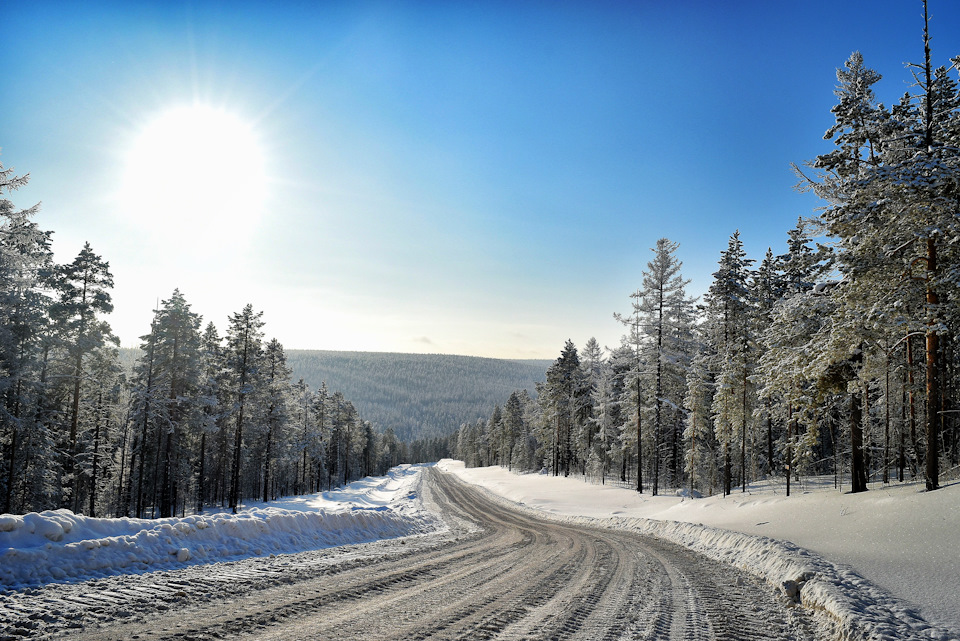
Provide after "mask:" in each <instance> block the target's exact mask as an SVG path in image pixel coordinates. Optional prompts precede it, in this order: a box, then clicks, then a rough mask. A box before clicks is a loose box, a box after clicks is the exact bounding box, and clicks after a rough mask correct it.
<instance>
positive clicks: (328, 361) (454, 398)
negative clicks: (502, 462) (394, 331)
mask: <svg viewBox="0 0 960 641" xmlns="http://www.w3.org/2000/svg"><path fill="white" fill-rule="evenodd" d="M286 353H287V364H288V365H290V367H291V369H292V370H293V380H294V381H297V380H298V379H300V378H303V380H304V381H305V382H306V383H307V384H308V385H309V386H310V388H311V389H313V390H316V389H317V388H318V387H319V386H320V383H321V382H322V381H326V383H327V387H328V388H329V390H330V391H331V392H333V391H341V392H343V395H344V396H345V397H346V398H348V399H350V400H351V401H352V402H353V404H354V405H355V406H356V407H357V409H358V410H359V411H360V414H361V416H362V417H363V418H364V419H366V420H369V421H371V422H373V424H374V425H376V426H377V427H378V428H379V429H385V428H387V427H392V428H393V429H394V431H395V432H396V434H397V436H398V437H399V438H400V439H401V440H403V441H410V440H413V439H419V438H426V437H434V436H443V435H447V434H449V433H451V432H453V431H455V430H456V429H457V428H459V427H460V425H461V424H462V423H467V422H470V423H472V422H474V421H476V420H477V418H480V417H482V418H484V419H486V418H489V415H490V412H491V411H492V410H493V406H494V405H496V404H498V403H500V404H502V403H503V402H504V401H505V400H506V399H507V397H509V396H510V393H511V392H513V391H514V390H517V389H527V390H529V391H530V394H531V396H533V395H534V393H535V383H536V382H537V381H543V380H544V378H545V373H546V370H547V367H549V366H550V363H551V361H547V360H542V361H529V360H528V361H516V360H500V359H494V358H477V357H474V356H449V355H442V354H394V353H385V352H332V351H319V350H287V352H286Z"/></svg>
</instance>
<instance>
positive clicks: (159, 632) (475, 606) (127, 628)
mask: <svg viewBox="0 0 960 641" xmlns="http://www.w3.org/2000/svg"><path fill="white" fill-rule="evenodd" d="M427 477H428V479H426V481H428V482H425V483H424V490H425V491H424V496H425V498H426V497H427V496H429V495H432V497H433V499H432V500H434V501H435V503H436V505H437V509H438V510H440V512H441V513H442V514H443V515H444V517H445V518H446V519H447V520H448V522H450V523H465V522H472V523H475V524H476V525H475V526H469V527H459V526H458V527H454V528H453V529H452V530H451V532H450V533H448V534H445V535H437V536H420V537H411V538H410V539H408V540H405V541H384V542H379V543H374V544H365V545H358V546H350V547H348V548H337V549H332V550H325V551H319V552H313V553H303V554H298V555H289V556H286V557H276V558H274V559H251V560H248V561H241V562H236V563H231V564H216V565H212V566H195V567H193V568H187V569H185V570H179V571H175V572H167V573H155V574H153V575H139V576H132V577H131V576H128V577H112V578H109V579H100V580H97V581H91V582H86V583H84V584H77V585H75V586H57V589H53V588H52V586H48V587H49V588H51V589H50V590H47V589H46V588H44V589H41V590H39V591H37V593H36V594H31V595H23V596H24V598H25V600H24V599H21V600H19V601H16V603H15V605H16V607H18V608H20V610H19V611H21V612H22V613H25V614H26V620H27V621H30V620H31V619H30V618H29V617H30V616H33V615H35V614H36V609H35V608H34V607H32V606H28V607H24V603H26V602H30V599H31V598H33V597H36V596H38V595H39V596H42V597H43V598H48V599H50V601H51V603H52V604H53V603H54V602H55V604H54V607H52V608H51V609H52V611H56V612H57V614H55V615H53V617H54V621H44V622H43V623H44V625H45V626H46V627H44V625H39V626H37V627H35V628H34V629H33V630H32V632H39V638H43V637H44V636H48V637H58V636H59V637H60V638H70V639H77V640H78V641H84V640H87V639H97V640H106V639H131V638H137V639H139V640H140V641H150V640H162V639H166V640H173V639H176V640H180V641H182V640H185V639H214V638H240V639H254V638H255V639H265V640H269V639H283V640H284V641H287V640H291V641H296V640H297V639H317V638H331V639H335V638H338V639H505V640H517V639H583V640H586V639H590V640H595V639H604V640H613V639H621V638H637V639H670V640H671V641H700V640H713V639H726V640H732V639H751V640H754V639H757V640H771V641H772V640H773V639H796V640H798V641H799V640H801V639H814V638H816V636H817V630H816V628H815V626H814V625H813V624H812V623H810V622H809V621H808V620H807V619H806V618H805V616H804V615H803V614H802V613H801V612H800V611H799V609H795V608H791V607H789V606H788V605H787V604H786V602H785V601H783V600H782V599H780V598H779V597H778V596H776V594H775V592H774V590H773V589H772V588H770V587H769V586H766V585H763V584H760V583H758V582H756V581H755V580H753V579H751V578H750V577H747V576H746V575H744V574H743V573H741V572H739V571H737V570H735V569H734V568H731V567H729V566H725V565H722V564H720V563H717V562H714V561H708V560H707V559H705V558H704V557H702V556H699V555H697V554H694V553H692V552H690V551H688V550H686V549H685V548H679V547H677V546H675V545H673V544H669V543H665V542H663V541H660V540H658V539H653V538H650V537H647V536H644V535H642V534H639V533H636V532H628V531H623V530H614V529H603V528H595V527H591V526H588V525H578V524H572V523H565V522H561V521H556V520H550V519H543V518H538V517H536V516H534V515H532V514H530V513H529V512H527V511H523V510H517V509H515V508H513V507H511V506H510V505H509V504H507V502H505V501H502V500H495V499H493V498H491V497H490V495H489V494H487V493H485V492H483V491H480V490H477V489H476V488H472V487H469V486H467V485H465V484H463V483H461V482H459V481H457V480H456V479H454V478H452V477H450V476H448V475H443V474H440V473H439V472H438V471H436V470H429V471H428V473H427ZM60 588H68V589H66V590H60ZM40 593H42V595H41V594H40ZM33 604H34V606H35V605H36V600H34V601H33ZM2 605H3V602H2V600H0V606H2ZM11 611H12V610H11ZM171 611H175V612H176V614H175V616H171ZM70 613H72V614H70ZM18 616H20V615H18ZM57 617H59V618H57ZM21 620H22V617H21ZM33 621H34V622H36V620H35V619H34V620H33ZM71 626H72V627H71ZM24 631H26V628H24ZM134 635H136V636H134ZM0 636H2V635H0ZM24 636H26V635H25V634H19V633H16V634H15V635H14V636H12V637H11V638H22V637H24ZM31 638H34V637H33V636H31Z"/></svg>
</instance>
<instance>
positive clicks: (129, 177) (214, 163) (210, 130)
mask: <svg viewBox="0 0 960 641" xmlns="http://www.w3.org/2000/svg"><path fill="white" fill-rule="evenodd" d="M120 196H121V198H120V200H121V206H122V212H121V213H122V215H123V216H125V217H128V218H133V219H134V220H135V222H136V224H137V225H138V226H142V227H145V228H147V229H149V230H151V231H156V232H160V233H165V234H166V233H170V234H176V235H178V236H180V237H184V236H185V235H186V236H190V235H193V237H194V238H198V236H197V235H202V236H201V237H206V238H207V240H209V239H210V237H211V236H210V235H211V234H215V235H216V236H214V237H219V239H221V240H223V239H230V238H239V237H243V236H245V235H246V234H247V233H249V231H250V229H249V228H250V227H251V226H252V225H253V224H254V223H256V221H257V219H258V218H259V216H260V213H261V211H262V209H263V205H264V200H265V197H266V175H265V170H264V161H263V154H262V152H261V149H260V143H259V140H258V138H257V135H256V132H255V131H254V129H253V127H251V125H250V124H248V123H246V122H244V121H243V120H242V119H240V118H239V117H237V116H236V115H234V114H231V113H230V112H228V111H225V110H222V109H217V108H214V107H210V106H206V105H193V106H185V107H177V108H174V109H170V110H168V111H165V112H163V113H162V114H160V115H159V116H158V117H157V118H155V119H154V120H152V121H151V122H150V123H149V124H147V125H146V126H145V127H144V128H143V129H142V130H141V131H140V132H139V134H138V135H137V137H136V139H135V140H134V142H133V145H132V147H131V149H130V151H129V154H128V155H127V158H126V163H125V172H124V178H123V183H122V187H121V192H120Z"/></svg>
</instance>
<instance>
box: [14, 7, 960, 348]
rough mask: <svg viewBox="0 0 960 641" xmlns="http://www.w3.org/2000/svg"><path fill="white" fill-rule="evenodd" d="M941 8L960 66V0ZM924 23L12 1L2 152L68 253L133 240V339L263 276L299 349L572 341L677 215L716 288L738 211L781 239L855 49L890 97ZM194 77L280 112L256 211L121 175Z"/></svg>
mask: <svg viewBox="0 0 960 641" xmlns="http://www.w3.org/2000/svg"><path fill="white" fill-rule="evenodd" d="M931 14H932V23H931V27H932V33H933V53H934V60H935V63H937V64H944V63H948V59H949V58H950V57H951V56H954V55H957V54H960V36H958V34H960V6H958V3H955V2H952V1H950V2H947V1H945V0H932V2H931ZM921 29H922V3H921V2H920V1H919V0H915V1H914V0H898V1H881V0H869V1H866V0H865V1H849V2H839V3H838V2H836V1H835V0H831V1H820V0H815V1H810V2H804V3H787V2H771V1H764V2H760V1H756V2H753V1H744V2H694V1H687V2H522V3H515V2H457V3H443V2H422V3H414V2H364V3H341V2H336V3H334V2H329V3H326V2H282V1H281V2H269V3H266V2H264V3H253V2H229V3H227V2H224V3H205V2H194V3H176V2H163V3H146V2H141V3H137V2H118V3H98V2H90V3H74V2H62V3H56V2H43V1H42V0H41V1H38V2H27V3H15V4H13V5H8V6H5V7H4V9H3V15H2V18H0V41H2V42H3V43H4V47H3V48H2V51H0V64H2V68H3V69H4V70H5V72H4V77H3V79H2V80H0V83H2V84H0V114H2V115H0V148H2V155H0V162H3V164H4V165H5V166H8V167H9V166H13V167H15V168H16V170H17V172H18V173H25V172H29V173H30V174H31V183H30V185H29V186H28V187H27V188H25V189H22V190H20V191H19V192H16V193H14V194H13V196H12V197H11V199H12V200H13V201H14V203H15V204H16V205H18V206H20V207H26V206H29V205H32V204H34V203H35V202H37V201H42V203H43V205H42V212H41V214H40V215H39V218H38V222H39V223H40V224H41V226H42V227H44V228H47V229H52V230H54V232H55V234H54V249H55V251H56V256H57V259H58V260H60V261H61V262H66V261H68V260H70V259H72V257H73V256H75V255H76V253H77V252H78V251H79V249H80V247H81V246H82V244H83V242H84V241H89V242H90V243H91V245H92V246H93V248H94V250H95V251H97V252H98V253H100V254H102V255H103V257H104V258H105V259H107V260H109V261H110V264H111V267H112V270H113V273H114V276H115V281H116V287H115V290H114V302H115V305H116V311H115V312H114V314H113V315H112V317H111V318H110V320H111V323H112V325H113V327H114V330H115V332H116V333H117V334H118V335H119V336H120V338H121V341H122V344H124V345H135V344H136V343H137V337H138V336H139V335H141V334H144V333H146V332H147V331H148V329H149V323H150V317H151V310H152V309H153V308H154V306H155V305H156V301H157V300H158V299H163V298H167V297H168V296H169V295H170V293H171V292H172V291H173V289H174V288H175V287H179V288H180V289H181V291H183V292H184V294H185V296H186V297H187V300H188V301H190V302H191V303H192V305H193V308H194V309H195V311H197V312H199V313H200V314H202V315H203V316H204V319H205V322H206V321H213V322H214V323H215V324H216V325H217V326H218V327H220V328H221V330H223V329H224V328H225V325H226V318H227V316H228V314H230V313H232V312H235V311H239V310H240V309H241V308H242V307H243V306H244V305H245V304H246V303H248V302H249V303H252V304H253V305H254V307H255V308H257V309H259V310H263V311H264V319H265V320H266V323H267V325H266V328H265V329H266V331H267V334H268V335H270V336H276V337H277V338H278V339H280V341H281V342H282V343H283V344H284V345H285V346H286V347H288V348H316V349H347V350H374V351H399V352H441V353H459V354H470V355H478V356H494V357H508V358H554V357H556V355H557V354H559V351H560V349H561V348H562V347H563V342H564V341H565V340H566V339H567V338H571V339H573V340H574V342H575V343H577V344H578V345H583V344H584V343H585V342H586V340H587V339H588V338H589V337H591V336H595V337H597V339H598V340H599V341H600V343H601V344H602V345H608V346H614V345H615V344H617V342H618V341H619V337H620V335H621V334H622V331H621V328H620V327H619V326H618V325H617V323H616V321H615V320H614V319H613V312H615V311H620V312H626V311H628V310H629V306H630V299H629V295H630V293H631V292H632V291H635V290H636V288H637V287H638V285H639V284H640V282H641V273H642V271H643V269H644V267H645V265H646V263H647V261H648V260H649V259H650V257H651V256H652V253H651V251H650V248H651V247H653V246H654V244H655V243H656V240H657V239H658V238H660V237H663V236H666V237H668V238H670V239H671V240H674V241H677V242H679V243H680V249H679V252H678V255H679V258H680V259H681V260H682V261H683V263H684V270H683V273H684V275H685V276H686V277H687V278H690V279H691V280H692V283H691V286H690V292H691V293H693V294H699V293H702V292H703V291H704V290H705V289H706V288H707V287H708V285H709V282H710V278H711V274H712V272H713V271H714V270H715V266H716V261H717V258H718V257H719V253H720V251H721V250H723V249H724V248H725V247H726V244H727V239H728V237H729V236H730V234H731V233H732V232H733V231H734V230H736V229H740V230H741V237H742V238H743V240H744V242H745V244H746V248H747V251H748V252H749V254H750V255H751V256H752V257H754V258H757V259H759V258H761V257H762V255H763V253H764V252H765V251H766V248H767V247H768V246H772V247H773V249H774V251H775V252H781V251H783V250H784V247H785V239H786V232H787V230H788V229H790V228H791V227H792V226H793V225H794V224H795V222H796V220H797V217H798V216H806V215H810V214H811V213H812V212H813V209H814V207H816V206H817V205H818V203H817V202H816V200H815V199H814V198H813V197H812V196H811V195H809V194H799V193H796V192H795V191H793V189H792V188H793V185H794V184H795V183H796V179H795V177H794V176H793V174H792V172H791V169H790V163H791V162H796V163H802V162H803V161H804V160H808V159H812V158H813V157H814V156H816V155H817V154H818V153H823V152H825V151H827V150H828V149H829V148H830V145H831V143H829V142H826V141H823V140H822V136H823V133H824V131H825V130H826V129H827V128H828V127H829V126H830V125H831V124H832V116H831V114H830V108H831V106H832V105H833V104H834V96H833V88H834V84H835V70H836V68H837V67H839V66H841V65H842V64H843V62H844V60H845V59H846V58H847V57H848V56H849V55H850V53H851V52H852V51H854V50H859V51H861V52H862V53H863V54H864V57H865V61H866V63H867V64H868V66H871V67H873V68H874V69H876V70H878V71H879V72H880V73H882V74H883V75H884V79H883V81H881V83H880V84H879V85H878V87H877V90H878V94H879V96H878V97H879V98H880V100H881V101H883V102H885V103H886V104H890V103H891V102H894V101H896V100H897V99H898V98H899V97H900V96H901V95H902V94H903V93H904V92H906V91H907V90H909V88H910V87H909V80H910V76H909V73H908V72H907V70H906V69H905V68H904V65H903V63H904V62H907V61H920V60H921V58H922V55H923V49H922V41H921ZM191 104H206V105H210V106H213V107H215V108H217V109H219V110H222V111H224V112H229V113H230V114H232V115H233V116H235V117H236V118H238V119H240V120H242V121H243V122H245V123H248V124H249V127H250V129H251V130H253V131H254V132H255V134H256V140H257V143H256V144H255V145H250V154H251V155H255V156H256V160H257V162H258V163H261V164H262V165H263V167H264V171H265V174H266V175H265V176H264V177H262V178H259V179H256V178H255V177H254V176H250V177H248V182H247V183H242V182H241V183H240V184H241V187H240V188H239V189H238V190H237V191H239V192H240V193H241V194H245V193H246V192H247V186H248V185H252V182H254V181H255V182H256V183H257V184H258V185H259V184H260V183H261V182H262V183H263V192H264V195H263V199H262V203H261V204H260V205H259V206H258V208H257V213H256V214H255V215H251V216H248V217H237V216H232V214H231V213H230V212H228V211H220V212H212V213H211V216H214V217H213V218H211V221H212V222H211V223H210V224H208V225H206V226H204V223H203V221H202V220H201V218H202V217H203V216H205V215H206V214H205V213H204V214H197V213H191V214H188V215H186V216H181V217H180V218H178V217H177V214H176V212H177V211H179V210H184V206H183V202H182V201H183V200H184V199H183V198H182V197H181V198H179V200H178V199H177V198H173V197H171V198H169V199H164V198H162V197H161V198H159V204H158V205H157V206H158V207H159V209H153V210H151V211H152V212H153V213H151V214H150V215H149V218H150V219H149V220H148V219H147V218H148V216H147V215H146V214H144V213H143V212H142V211H140V210H138V209H137V208H136V207H131V206H129V203H128V202H126V201H123V199H122V198H120V197H118V195H117V194H118V189H119V185H120V183H121V182H122V180H123V176H124V175H125V174H124V172H125V170H126V164H129V160H128V159H129V154H128V152H129V149H130V148H131V145H132V144H134V143H133V141H135V140H137V139H138V138H137V137H138V135H139V132H141V131H142V130H143V128H144V127H146V126H147V125H149V123H151V122H152V121H155V120H156V119H157V118H159V117H160V116H162V114H164V113H165V112H168V111H169V110H170V109H172V108H174V107H176V106H178V105H191ZM187 146H188V145H187ZM190 153H191V151H190V150H189V149H184V154H190ZM181 166H182V165H181V163H179V162H177V161H176V160H172V161H169V162H166V163H164V164H162V165H161V167H162V168H161V169H158V170H157V171H156V172H155V173H156V174H157V176H158V177H157V181H158V183H157V184H158V189H160V190H163V189H166V188H167V187H170V193H174V191H175V190H174V187H175V186H176V185H177V184H179V182H181V181H182V178H183V177H182V176H181V175H178V168H179V167H181ZM251 193H253V190H251ZM234 196H235V194H234ZM224 202H225V201H224ZM258 202H259V201H258ZM212 209H216V207H213V208H212ZM158 211H162V212H166V211H169V212H170V215H169V217H168V216H167V215H165V214H158V213H157V212H158ZM171 228H175V229H176V231H175V232H172V231H171Z"/></svg>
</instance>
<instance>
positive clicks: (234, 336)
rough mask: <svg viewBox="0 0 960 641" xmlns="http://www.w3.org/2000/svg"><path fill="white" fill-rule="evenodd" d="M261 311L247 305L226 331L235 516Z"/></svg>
mask: <svg viewBox="0 0 960 641" xmlns="http://www.w3.org/2000/svg"><path fill="white" fill-rule="evenodd" d="M262 327H263V312H255V311H253V306H252V305H249V304H248V305H246V306H245V307H244V308H243V310H242V311H240V312H238V313H236V314H232V315H231V316H230V324H229V327H228V328H227V349H226V353H225V356H226V369H227V372H228V373H229V376H230V378H229V385H230V389H231V392H232V394H233V396H234V399H235V400H234V406H233V407H234V409H233V422H234V436H233V463H232V466H231V471H230V499H229V502H230V503H229V504H230V509H231V510H233V512H234V514H236V512H237V510H238V508H239V505H240V500H241V498H242V497H241V483H240V481H241V473H240V472H241V465H242V464H243V458H244V457H243V454H244V452H243V449H244V448H243V444H244V441H243V433H244V427H245V424H246V423H245V421H248V420H249V416H245V415H244V413H245V410H247V406H248V403H249V399H250V398H251V396H252V395H253V394H254V393H255V392H257V391H259V389H258V388H259V384H260V381H261V376H262V372H261V365H262V359H263V348H262V342H263V331H262V329H261V328H262Z"/></svg>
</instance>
